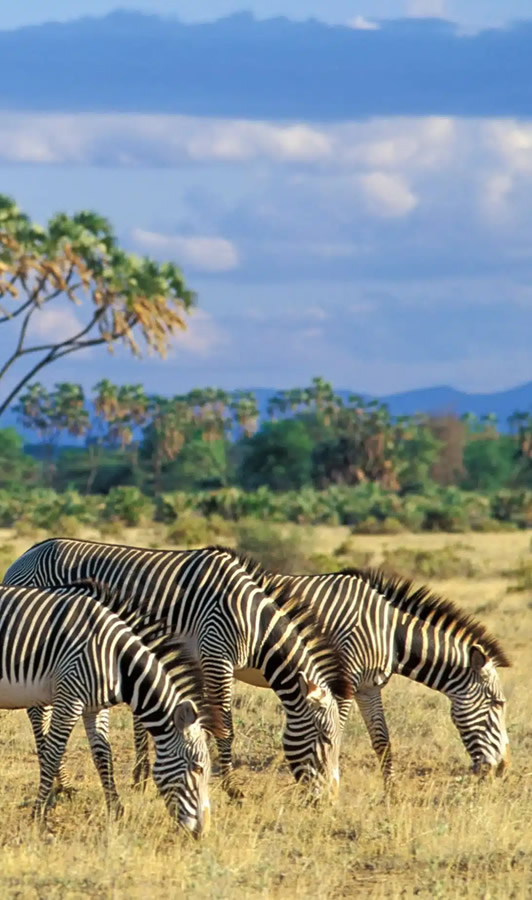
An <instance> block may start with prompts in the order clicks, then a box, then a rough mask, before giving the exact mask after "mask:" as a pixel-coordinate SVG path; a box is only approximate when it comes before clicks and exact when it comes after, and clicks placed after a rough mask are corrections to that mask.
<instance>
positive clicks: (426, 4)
mask: <svg viewBox="0 0 532 900" xmlns="http://www.w3.org/2000/svg"><path fill="white" fill-rule="evenodd" d="M445 7H446V2H445V0H409V2H408V3H407V4H406V14H407V16H412V17H414V18H420V19H424V18H433V17H434V18H436V19H444V18H445V16H446V13H447V11H446V8H445Z"/></svg>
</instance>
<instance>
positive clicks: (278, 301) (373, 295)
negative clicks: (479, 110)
mask: <svg viewBox="0 0 532 900" xmlns="http://www.w3.org/2000/svg"><path fill="white" fill-rule="evenodd" d="M43 5H44V4H42V3H41V2H36V0H35V2H33V0H26V2H25V3H24V5H23V6H22V4H18V5H17V6H15V5H14V4H13V5H10V7H9V8H5V6H3V8H2V13H1V16H0V26H3V27H15V26H16V25H18V24H21V23H28V22H38V21H39V19H40V18H42V8H43ZM246 5H247V7H248V8H250V9H253V10H254V11H255V12H256V13H257V14H265V12H266V10H267V11H270V12H271V13H275V12H279V13H284V14H286V15H291V16H294V17H300V18H301V17H303V18H304V17H305V16H307V15H317V13H318V11H319V10H322V9H323V7H324V4H323V2H321V0H320V2H319V3H318V2H315V3H314V4H313V3H312V2H292V3H288V2H286V3H281V2H279V3H278V4H277V6H276V5H275V4H274V3H273V2H271V0H267V2H266V0H265V2H262V3H261V2H255V3H248V4H246ZM112 6H113V4H111V3H108V2H103V0H100V2H99V0H93V2H90V3H89V2H86V3H81V2H68V3H67V2H53V0H48V2H47V3H46V12H47V18H54V17H55V16H57V17H64V18H66V17H68V16H72V15H73V14H74V13H75V12H78V13H87V12H91V13H92V14H97V13H105V12H107V11H109V10H110V9H111V8H112ZM135 6H136V8H139V9H149V10H150V11H154V12H155V11H158V12H164V13H175V14H178V15H179V16H181V17H182V18H193V14H192V12H193V10H194V9H197V8H198V6H199V4H197V3H196V4H192V3H191V2H190V3H188V2H182V3H171V2H162V0H160V2H150V3H140V2H137V3H136V4H135ZM235 8H238V7H235V5H234V4H231V3H229V2H227V3H225V2H221V0H220V2H214V0H211V2H204V3H202V4H201V9H202V14H203V15H204V17H205V18H209V17H214V16H216V15H221V14H225V13H227V12H231V11H232V10H234V9H235ZM529 8H530V0H527V3H521V2H518V0H513V2H510V0H508V2H507V3H505V4H504V15H505V17H506V18H507V19H510V18H514V17H516V18H518V17H523V16H524V15H525V14H526V12H527V11H529ZM327 10H328V17H329V18H330V20H331V21H338V22H351V23H352V24H353V27H356V28H358V29H361V30H362V31H364V30H366V29H368V25H369V24H370V23H371V22H372V21H374V20H376V19H377V18H378V17H379V16H382V17H386V16H401V15H407V14H417V15H421V14H430V13H433V14H444V15H448V16H449V17H450V18H454V19H456V20H458V21H460V22H461V23H462V24H464V25H476V26H480V25H487V24H492V23H497V24H500V18H501V4H500V2H489V0H483V2H474V0H471V2H468V3H453V2H447V3H438V2H429V0H427V2H421V0H420V2H417V3H416V2H410V3H407V2H399V0H397V2H392V0H388V2H384V0H383V2H374V3H371V4H370V3H368V4H366V5H365V6H364V5H363V4H358V3H347V2H343V0H336V2H334V0H331V2H329V3H328V4H327ZM369 11H371V14H370V12H369ZM296 62H297V60H296ZM143 77H144V76H143ZM492 78H493V82H492V84H491V85H490V84H489V83H488V84H486V93H487V95H489V94H490V92H492V91H493V90H494V89H495V87H497V80H498V79H499V73H498V72H497V67H494V69H493V75H492ZM267 89H268V85H267V84H266V85H265V88H264V90H265V93H266V94H267ZM366 89H368V86H364V85H362V86H361V90H366ZM169 90H171V86H169ZM134 91H135V86H134V85H133V84H132V86H131V92H132V96H134ZM453 91H457V88H456V86H451V85H449V94H450V96H451V94H452V92H453ZM0 192H2V193H9V194H11V195H13V196H14V197H16V199H17V201H18V202H19V204H20V205H21V206H22V207H23V208H24V209H26V210H27V211H28V212H29V213H30V214H31V215H32V216H34V217H35V218H36V219H38V220H39V221H43V220H44V219H46V217H47V216H49V215H51V214H52V213H53V212H55V211H56V210H58V209H65V210H67V211H68V212H73V211H75V210H77V209H80V208H86V207H92V208H95V209H97V210H98V211H100V212H102V213H104V214H106V215H107V216H109V218H110V219H111V220H112V222H113V224H114V225H115V228H116V230H117V232H118V234H119V236H120V238H121V240H122V241H123V243H124V245H125V246H127V247H128V248H130V249H134V250H136V251H137V252H146V253H150V254H152V255H154V256H156V257H158V258H160V259H164V258H172V259H175V260H176V261H177V262H178V263H179V264H181V265H182V267H183V269H184V271H185V274H186V277H187V280H188V281H189V283H190V285H191V286H192V287H194V288H195V289H196V290H197V291H198V294H199V306H198V309H197V311H196V313H195V315H194V316H193V317H192V318H191V320H190V328H189V329H188V331H187V333H186V334H184V335H183V336H182V337H180V338H179V339H177V340H176V341H175V342H174V343H173V345H172V347H171V351H170V354H169V357H168V359H167V360H166V361H164V362H163V361H160V360H158V359H153V358H152V359H147V360H144V361H143V362H142V363H140V364H139V363H137V362H136V361H131V360H129V359H128V358H127V357H123V356H121V355H120V354H118V355H117V356H116V357H115V358H112V357H109V356H108V355H107V354H106V353H105V351H102V352H98V351H93V352H91V353H90V354H87V355H86V356H83V357H79V358H77V359H76V361H75V362H69V363H66V362H65V363H64V364H63V363H61V364H57V365H56V366H54V367H53V368H50V369H49V371H48V373H47V374H46V378H45V379H44V380H47V381H48V382H49V383H53V382H54V381H58V380H62V379H68V380H79V381H82V382H83V383H84V384H85V385H86V386H90V385H91V384H93V383H94V382H95V381H97V380H98V379H99V378H101V377H102V375H103V374H105V375H106V376H107V377H109V378H111V379H115V380H116V381H121V382H126V381H143V382H144V384H145V385H146V387H147V389H148V390H152V391H157V392H169V393H171V392H181V391H184V390H188V389H189V388H191V387H193V386H199V385H207V384H216V385H220V386H222V387H225V388H228V389H230V388H235V387H245V386H256V387H259V386H268V387H270V386H271V387H288V386H291V385H295V384H304V383H308V382H309V381H310V379H311V378H312V376H313V375H316V374H321V375H323V376H324V377H326V378H328V379H330V380H332V381H333V382H334V384H335V385H336V386H337V387H338V388H351V389H353V390H360V391H365V392H368V393H374V394H384V393H391V392H394V391H401V390H407V389H411V388H418V387H424V386H429V385H436V384H450V385H452V386H454V387H457V388H462V389H465V390H472V391H492V390H498V389H504V388H507V387H510V386H512V385H515V384H517V383H520V382H524V381H527V380H529V379H530V378H531V377H532V371H531V365H530V358H531V357H530V347H529V344H530V339H529V335H530V332H531V328H532V287H531V284H532V279H531V276H532V120H531V119H530V118H528V117H527V116H525V115H522V116H519V117H510V116H502V117H501V116H500V115H498V116H497V117H494V116H490V115H483V116H475V117H474V118H473V117H470V118H468V117H465V116H463V115H462V116H460V115H458V114H450V115H442V114H441V113H440V112H438V110H436V109H435V110H434V112H433V114H427V115H423V116H401V115H397V116H371V115H370V116H367V117H365V118H363V119H358V120H351V121H350V120H345V121H342V122H335V121H332V122H326V123H324V122H320V121H314V120H313V121H309V120H305V119H304V118H294V119H291V120H284V119H283V120H281V119H276V118H274V117H272V118H271V119H268V118H263V119H255V120H253V121H252V120H248V119H246V118H245V116H242V117H233V118H230V117H225V118H214V117H209V116H205V115H203V116H201V115H194V114H190V115H187V116H183V115H178V114H163V113H158V112H157V111H153V112H151V113H142V114H140V113H137V112H135V110H134V109H133V110H131V109H130V110H128V111H125V110H120V109H117V110H116V111H114V112H111V113H109V112H107V113H105V114H104V113H103V112H98V111H92V112H87V111H85V112H83V111H81V110H77V109H69V110H68V111H66V112H58V111H57V110H47V109H45V108H44V109H39V110H38V111H35V112H32V111H28V110H22V109H20V110H19V109H16V108H15V109H13V108H11V109H10V110H9V111H6V112H4V113H3V114H2V116H1V117H0ZM79 316H80V313H79V312H78V311H75V310H73V309H70V308H64V309H60V310H58V312H57V313H56V314H54V315H50V316H47V315H45V314H44V313H43V314H41V315H40V317H39V319H38V321H37V325H36V334H38V335H39V337H41V336H43V335H51V334H54V335H55V334H65V335H66V333H67V332H68V329H69V328H72V327H75V324H76V317H78V320H79Z"/></svg>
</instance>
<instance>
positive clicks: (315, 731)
mask: <svg viewBox="0 0 532 900" xmlns="http://www.w3.org/2000/svg"><path fill="white" fill-rule="evenodd" d="M298 684H299V692H300V697H301V702H300V703H299V704H298V705H297V706H296V707H294V709H293V710H290V709H288V708H287V707H286V724H285V729H284V733H283V748H284V752H285V754H286V759H287V761H288V765H289V766H290V770H291V772H292V774H293V775H294V777H295V778H296V780H297V781H301V782H304V783H307V784H309V785H310V786H311V788H312V792H313V794H314V795H315V796H318V795H319V794H320V793H321V792H322V789H323V787H325V788H326V789H328V790H329V791H330V792H332V793H333V794H336V793H337V792H338V787H339V783H340V772H339V753H340V738H341V726H340V715H339V711H338V704H337V702H336V700H335V699H334V696H333V694H332V693H331V691H330V689H329V688H328V687H327V685H325V684H319V683H318V682H314V681H311V680H310V679H309V678H308V677H307V676H306V675H305V674H304V673H303V672H299V673H298Z"/></svg>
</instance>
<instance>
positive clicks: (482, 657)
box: [469, 644, 488, 672]
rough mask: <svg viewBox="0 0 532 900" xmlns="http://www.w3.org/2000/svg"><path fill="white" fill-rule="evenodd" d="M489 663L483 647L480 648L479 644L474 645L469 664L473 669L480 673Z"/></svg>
mask: <svg viewBox="0 0 532 900" xmlns="http://www.w3.org/2000/svg"><path fill="white" fill-rule="evenodd" d="M487 661H488V657H487V656H486V654H485V653H484V650H483V649H482V647H479V645H478V644H473V646H472V647H471V651H470V654H469V662H470V664H471V668H472V669H475V671H476V672H480V670H481V669H483V668H484V666H485V665H486V663H487Z"/></svg>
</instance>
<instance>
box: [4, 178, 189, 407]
mask: <svg viewBox="0 0 532 900" xmlns="http://www.w3.org/2000/svg"><path fill="white" fill-rule="evenodd" d="M54 301H56V303H61V302H63V303H65V302H66V303H68V302H70V303H72V304H74V305H75V306H76V307H79V313H78V315H79V318H80V325H79V328H77V329H76V328H74V334H72V335H71V336H69V337H68V338H66V339H63V338H62V337H60V338H58V339H56V340H53V339H52V340H50V341H48V340H45V341H43V340H42V339H41V340H32V338H31V333H32V329H31V325H32V320H33V318H34V316H36V315H37V316H38V315H39V312H40V311H42V310H43V309H47V308H48V304H50V303H53V302H54ZM194 302H195V294H194V292H193V291H191V290H190V289H189V288H187V286H186V284H185V281H184V278H183V275H182V273H181V271H180V269H179V268H178V267H177V266H176V265H174V263H171V262H164V263H157V262H155V261H154V260H152V259H149V258H148V257H138V256H136V255H135V254H133V253H126V252H125V251H124V250H123V249H122V248H121V247H119V246H118V242H117V239H116V236H115V235H114V233H113V231H112V228H111V225H110V224H109V222H108V221H107V219H105V218H103V217H102V216H100V215H98V214H97V213H94V212H90V211H83V212H79V213H76V214H75V215H74V216H67V215H65V214H64V213H58V214H57V215H56V216H54V217H53V218H51V219H50V220H49V222H48V225H47V227H46V228H43V227H42V226H40V225H37V224H35V223H34V222H32V221H31V220H30V219H29V218H28V216H26V215H25V214H24V213H22V212H21V211H20V210H19V208H18V207H17V206H16V204H15V202H14V201H13V200H12V199H11V198H10V197H6V196H4V195H1V194H0V325H2V324H4V325H6V326H7V325H8V324H9V323H13V321H16V322H17V324H19V328H18V332H17V333H16V334H15V337H14V343H13V345H12V346H11V347H10V350H9V351H8V353H7V354H6V355H5V356H4V357H3V359H1V360H0V414H1V413H2V412H3V411H4V410H5V409H6V408H7V407H8V406H9V405H10V404H11V403H12V401H13V399H14V397H16V396H17V394H18V393H19V391H20V390H21V388H22V387H23V386H24V385H25V384H27V382H28V381H30V380H31V379H32V378H34V376H35V375H36V373H37V372H38V371H40V370H41V369H42V368H44V367H45V366H47V365H49V364H50V363H52V362H55V360H56V359H60V358H61V357H63V356H66V355H67V354H70V353H75V352H76V351H78V350H83V349H85V348H87V347H94V346H97V345H99V344H106V345H107V347H108V349H109V350H112V349H113V346H114V345H116V344H119V345H122V346H125V347H126V348H127V349H128V350H130V351H131V352H132V353H133V354H135V355H137V356H140V355H141V353H142V351H145V350H147V351H148V352H150V351H155V352H156V353H159V354H160V355H162V356H164V355H165V352H166V349H167V346H168V341H169V339H170V337H171V335H172V334H174V333H175V332H176V331H177V330H179V329H183V328H185V327H186V322H185V315H186V313H188V312H190V310H191V308H192V306H193V305H194ZM1 346H2V347H5V346H6V341H5V339H4V341H2V342H1ZM25 359H27V366H26V367H25V371H24V372H23V373H22V374H20V377H18V371H19V364H20V362H21V361H22V360H25ZM15 364H17V378H16V379H15V381H16V383H15V385H14V386H12V385H11V386H10V389H9V390H6V391H4V392H2V391H1V381H2V379H3V378H4V377H5V376H6V375H7V373H9V374H10V375H12V372H11V370H12V368H13V367H14V366H15Z"/></svg>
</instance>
